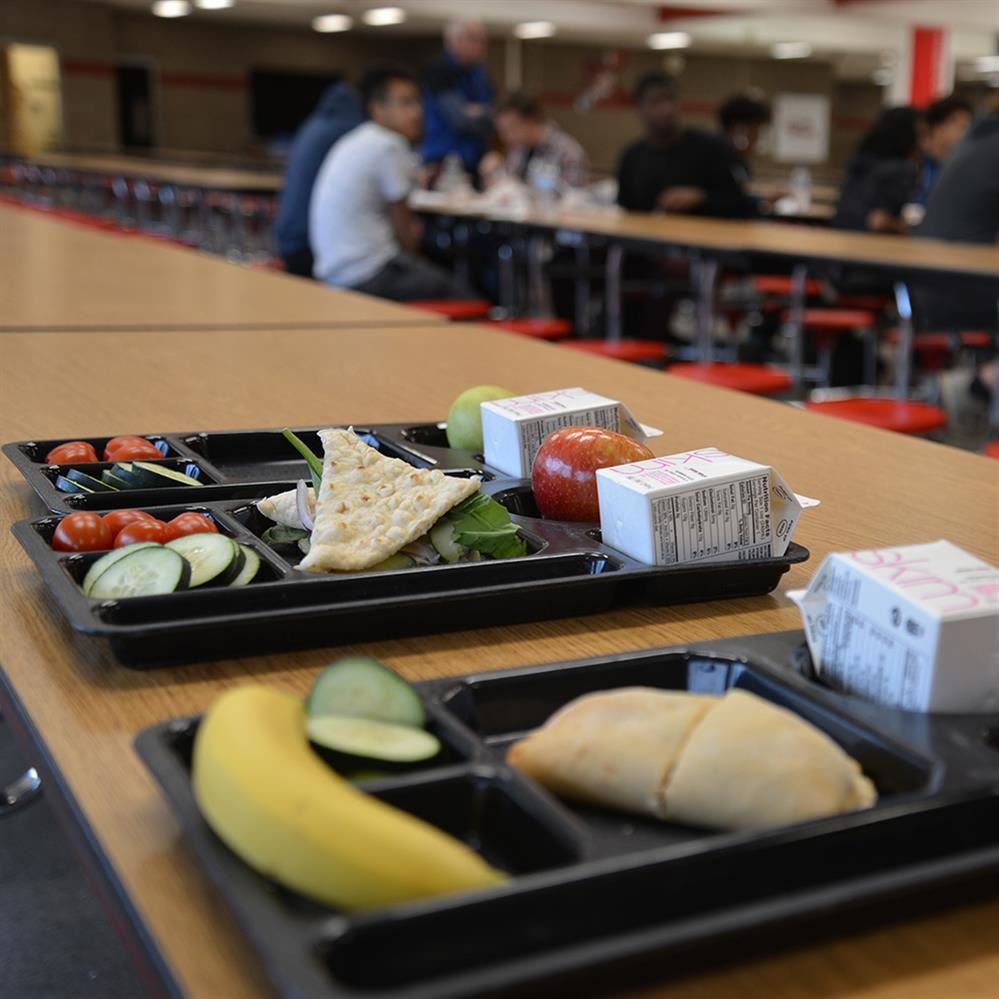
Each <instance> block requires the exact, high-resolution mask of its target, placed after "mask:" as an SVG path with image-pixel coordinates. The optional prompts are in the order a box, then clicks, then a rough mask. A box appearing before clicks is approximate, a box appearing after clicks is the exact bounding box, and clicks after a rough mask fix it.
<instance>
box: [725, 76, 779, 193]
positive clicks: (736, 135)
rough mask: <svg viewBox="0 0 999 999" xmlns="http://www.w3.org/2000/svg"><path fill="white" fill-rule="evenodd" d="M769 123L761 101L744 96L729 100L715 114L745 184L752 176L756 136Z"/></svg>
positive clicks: (763, 103) (758, 139)
mask: <svg viewBox="0 0 999 999" xmlns="http://www.w3.org/2000/svg"><path fill="white" fill-rule="evenodd" d="M769 122H770V108H769V107H768V106H767V105H766V103H765V102H764V101H761V100H757V99H756V98H755V97H750V96H748V95H746V94H736V95H735V96H734V97H730V98H729V99H728V100H727V101H725V103H724V104H722V106H721V108H720V109H719V111H718V124H719V125H720V126H721V133H722V135H724V136H725V138H726V139H728V141H729V142H730V143H731V145H732V148H733V149H735V151H736V153H737V154H738V156H739V161H740V164H741V165H742V167H743V169H744V171H745V173H744V177H743V182H744V183H745V182H748V181H749V179H750V178H751V177H752V172H753V153H754V152H756V147H757V145H758V144H759V141H760V132H761V131H762V129H763V127H764V125H767V124H769Z"/></svg>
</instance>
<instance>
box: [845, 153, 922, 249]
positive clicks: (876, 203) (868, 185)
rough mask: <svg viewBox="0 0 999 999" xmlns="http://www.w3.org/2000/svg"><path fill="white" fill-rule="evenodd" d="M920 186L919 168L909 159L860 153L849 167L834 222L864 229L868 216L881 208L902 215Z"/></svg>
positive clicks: (897, 216)
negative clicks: (886, 157)
mask: <svg viewBox="0 0 999 999" xmlns="http://www.w3.org/2000/svg"><path fill="white" fill-rule="evenodd" d="M918 185H919V168H918V166H917V165H916V164H915V163H913V162H911V161H910V160H896V159H883V158H881V157H877V156H872V155H871V154H870V153H857V154H856V156H854V157H853V159H852V160H850V163H849V165H848V166H847V170H846V180H844V181H843V186H842V188H841V189H840V192H839V203H838V204H837V206H836V217H835V219H834V220H833V225H834V226H835V227H836V228H837V229H855V230H857V231H860V232H862V231H864V230H866V229H867V216H868V215H870V213H871V212H872V211H875V210H878V209H880V210H881V211H883V212H887V213H888V214H889V215H892V216H894V217H895V218H900V217H901V215H902V208H903V207H904V206H905V205H907V204H908V203H909V202H910V201H913V200H914V199H915V197H916V194H917V190H918Z"/></svg>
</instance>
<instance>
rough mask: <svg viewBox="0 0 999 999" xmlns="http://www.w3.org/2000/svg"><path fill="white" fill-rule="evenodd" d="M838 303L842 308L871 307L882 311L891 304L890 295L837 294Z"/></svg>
mask: <svg viewBox="0 0 999 999" xmlns="http://www.w3.org/2000/svg"><path fill="white" fill-rule="evenodd" d="M836 305H837V306H838V307H839V308H841V309H869V310H870V311H871V312H882V311H883V310H885V309H887V308H888V306H889V305H891V297H890V296H889V295H837V296H836Z"/></svg>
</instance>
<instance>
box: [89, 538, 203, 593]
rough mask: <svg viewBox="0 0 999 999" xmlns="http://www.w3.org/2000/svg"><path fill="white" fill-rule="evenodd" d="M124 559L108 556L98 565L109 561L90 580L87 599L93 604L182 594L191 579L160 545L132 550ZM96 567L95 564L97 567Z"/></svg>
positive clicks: (173, 554) (184, 564) (175, 555)
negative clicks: (104, 601) (127, 598)
mask: <svg viewBox="0 0 999 999" xmlns="http://www.w3.org/2000/svg"><path fill="white" fill-rule="evenodd" d="M121 550H122V551H127V552H128V553H127V554H126V555H125V556H124V557H116V556H118V552H109V553H108V554H107V555H105V556H104V558H103V559H100V560H99V561H101V562H102V561H105V560H112V561H110V564H109V565H107V566H106V567H105V569H104V571H103V572H101V573H100V575H99V576H98V577H97V578H96V579H95V580H94V582H93V585H92V586H91V587H90V593H89V594H88V596H91V597H93V598H94V599H95V600H114V599H117V598H119V597H151V596H156V595H158V594H162V593H173V592H174V591H175V590H182V589H184V587H185V586H186V585H187V581H188V580H189V579H190V576H191V567H190V566H189V565H188V563H187V562H186V561H185V560H184V559H183V558H181V556H180V555H179V554H178V553H177V552H174V551H171V550H170V549H169V548H166V547H164V546H163V545H154V546H152V547H149V548H146V547H142V548H139V547H138V546H135V547H133V548H132V550H130V551H129V550H128V549H121ZM97 564H99V563H95V565H97Z"/></svg>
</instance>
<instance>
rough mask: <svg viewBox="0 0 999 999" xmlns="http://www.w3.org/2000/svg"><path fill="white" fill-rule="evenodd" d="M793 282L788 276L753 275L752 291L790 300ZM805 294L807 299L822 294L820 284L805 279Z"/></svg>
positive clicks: (813, 280)
mask: <svg viewBox="0 0 999 999" xmlns="http://www.w3.org/2000/svg"><path fill="white" fill-rule="evenodd" d="M793 288H794V282H793V280H792V278H791V275H790V274H754V275H753V290H754V291H756V292H757V293H758V294H760V295H779V296H781V297H783V298H790V296H791V291H792V290H793ZM805 294H806V295H807V296H809V297H813V296H815V295H821V294H822V282H821V281H816V280H815V278H806V279H805Z"/></svg>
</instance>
